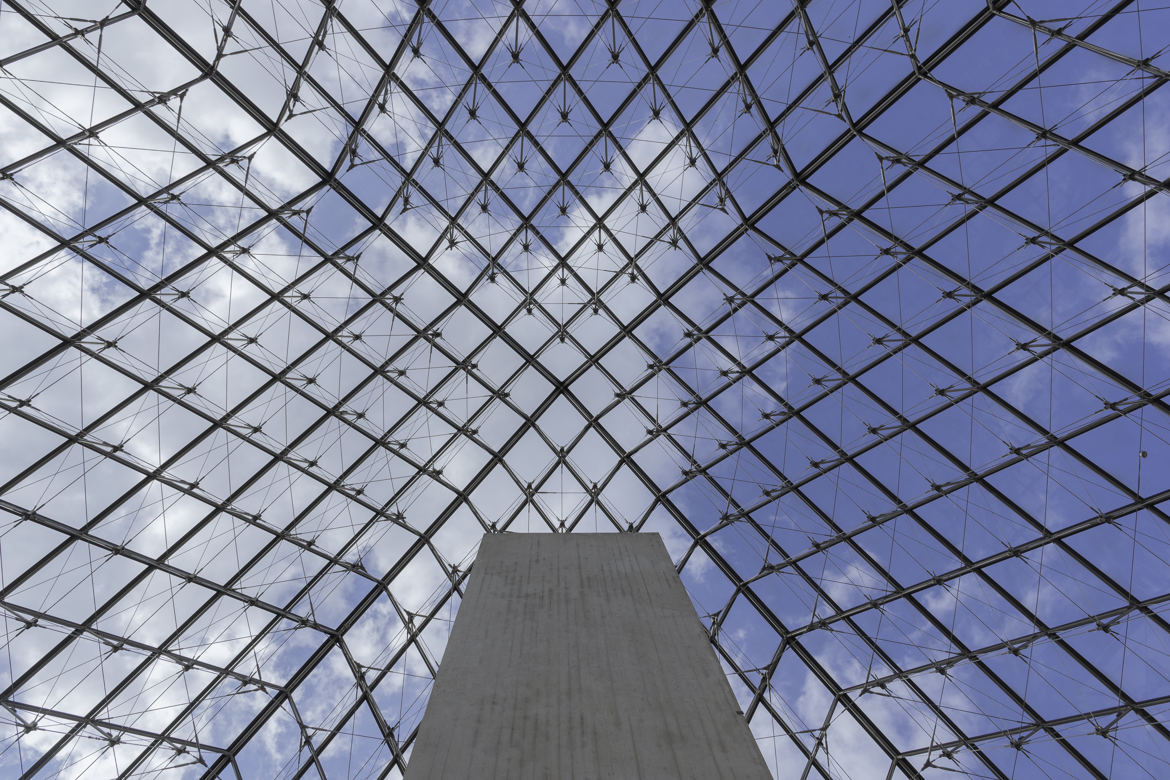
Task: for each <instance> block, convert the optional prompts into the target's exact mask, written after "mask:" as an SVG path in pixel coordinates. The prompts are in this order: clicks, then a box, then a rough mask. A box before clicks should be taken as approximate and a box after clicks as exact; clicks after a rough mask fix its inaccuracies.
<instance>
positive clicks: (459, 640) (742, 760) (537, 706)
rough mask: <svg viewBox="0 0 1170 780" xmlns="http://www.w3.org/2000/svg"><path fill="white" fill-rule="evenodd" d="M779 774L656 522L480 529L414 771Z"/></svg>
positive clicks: (509, 777) (708, 779) (464, 774)
mask: <svg viewBox="0 0 1170 780" xmlns="http://www.w3.org/2000/svg"><path fill="white" fill-rule="evenodd" d="M770 776H771V775H770V774H769V773H768V769H767V767H766V766H765V764H764V761H763V758H762V757H761V755H760V752H759V749H758V748H757V747H756V744H755V740H754V738H753V737H752V734H751V732H750V730H749V729H748V726H747V723H746V722H745V721H744V719H743V716H742V715H741V714H739V712H738V705H737V704H736V701H735V699H734V697H733V696H732V694H731V689H730V687H729V686H728V683H727V680H726V679H725V678H724V675H723V672H722V670H721V668H720V666H719V663H718V661H717V660H716V658H715V653H714V650H713V649H712V648H711V645H710V642H709V640H708V639H707V635H706V633H705V632H704V630H703V628H702V626H701V624H700V623H699V620H698V617H697V616H696V614H695V610H694V608H693V607H692V606H691V603H690V601H689V599H688V598H687V595H686V593H685V591H684V590H683V586H682V583H681V582H680V581H679V578H678V575H677V574H676V573H675V571H674V567H673V566H672V565H671V562H670V558H669V556H668V555H667V553H666V548H665V547H664V546H663V544H662V540H661V539H660V538H659V536H658V535H657V534H578V533H573V534H503V535H499V534H493V535H488V536H485V537H484V539H483V544H482V545H481V546H480V549H479V556H478V558H477V559H476V562H475V568H474V570H473V571H472V574H471V577H470V580H469V584H468V588H467V593H466V598H465V599H464V601H463V604H462V606H461V607H460V608H459V614H458V617H457V618H456V620H455V626H454V628H453V630H452V632H451V638H450V641H449V642H448V644H447V649H446V652H445V654H444V656H443V660H442V663H441V664H440V667H439V674H438V679H437V680H436V682H435V688H434V691H433V692H432V694H431V698H430V702H429V703H428V705H427V711H426V715H425V716H424V718H423V722H422V725H421V727H420V730H419V735H418V739H417V741H416V743H415V745H414V749H413V752H412V754H411V757H410V763H409V768H408V771H407V773H406V778H407V780H439V778H444V779H445V780H451V779H452V778H476V779H477V780H491V779H492V778H498V780H524V779H530V780H544V779H545V778H552V779H555V780H565V779H567V778H581V779H582V780H597V778H615V779H616V780H635V779H636V778H637V779H648V778H696V780H698V779H700V778H701V779H702V780H712V779H713V778H736V779H737V780H745V779H746V780H756V778H761V779H762V778H769V777H770Z"/></svg>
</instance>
